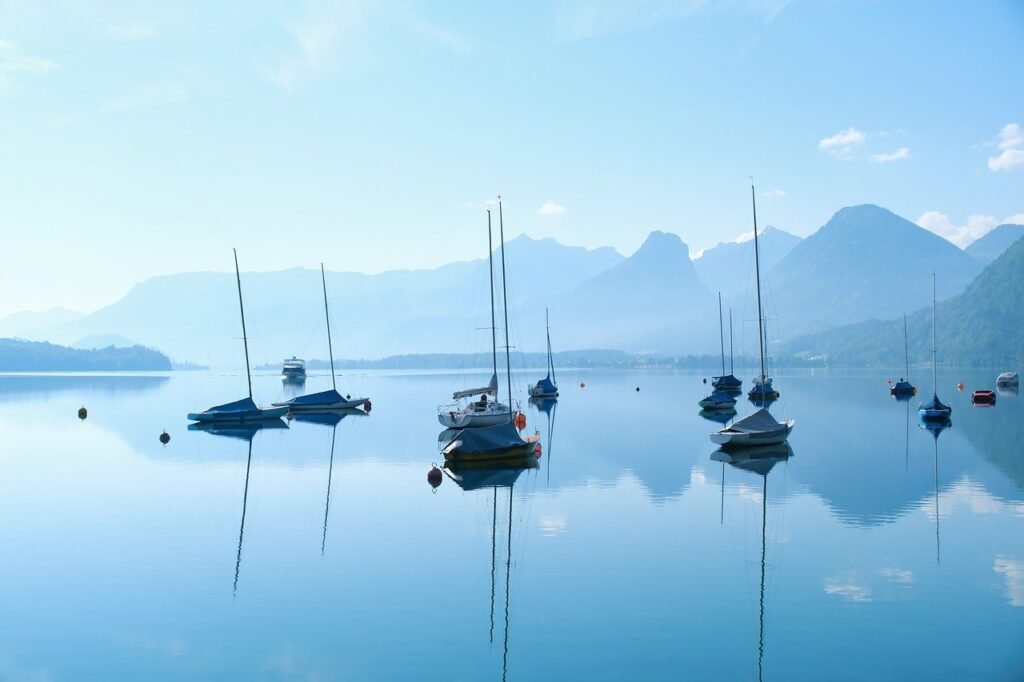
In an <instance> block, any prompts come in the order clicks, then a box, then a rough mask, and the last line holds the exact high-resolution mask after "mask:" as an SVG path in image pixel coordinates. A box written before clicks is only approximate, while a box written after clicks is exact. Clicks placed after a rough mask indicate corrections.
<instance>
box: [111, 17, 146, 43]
mask: <svg viewBox="0 0 1024 682" xmlns="http://www.w3.org/2000/svg"><path fill="white" fill-rule="evenodd" d="M111 31H112V32H113V34H114V37H116V38H118V39H120V40H149V39H150V38H152V37H153V36H155V35H156V29H155V28H153V26H152V25H151V24H148V23H146V22H145V21H133V22H130V23H127V24H121V25H119V26H114V27H113V28H112V29H111Z"/></svg>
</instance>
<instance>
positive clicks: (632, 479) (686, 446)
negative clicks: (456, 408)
mask: <svg viewBox="0 0 1024 682" xmlns="http://www.w3.org/2000/svg"><path fill="white" fill-rule="evenodd" d="M487 374H489V373H475V374H472V375H467V376H463V375H460V374H458V373H448V374H445V373H430V374H428V373H424V374H406V375H397V374H387V373H375V374H373V373H371V374H359V373H356V374H352V375H348V376H344V377H341V378H340V379H339V390H341V392H342V393H352V394H353V395H356V394H360V395H366V396H369V397H370V398H371V399H372V402H373V408H372V411H371V414H370V415H369V416H362V417H360V416H349V417H346V418H344V419H342V420H341V421H340V422H339V423H338V424H337V425H335V426H332V425H330V424H321V423H312V422H302V421H292V422H290V424H289V425H288V428H279V429H264V430H261V431H259V432H258V433H256V434H255V436H254V437H252V439H251V441H250V440H249V439H247V438H245V437H224V436H222V435H215V434H211V433H207V432H203V431H194V430H193V431H189V430H187V428H186V419H185V414H186V412H189V411H196V410H201V409H205V408H206V407H209V406H210V405H213V404H216V403H221V402H227V401H229V400H234V399H236V398H239V397H241V396H243V395H244V394H245V390H246V389H245V377H244V375H242V376H238V375H228V374H217V373H208V372H197V373H171V374H169V375H153V376H149V375H133V376H70V375H65V376H55V375H54V376H23V375H22V376H18V375H8V376H0V403H2V408H3V409H2V411H0V444H2V446H0V467H2V468H0V548H2V556H3V559H2V561H0V576H2V581H0V585H2V587H0V611H2V613H3V614H4V618H3V620H2V623H0V679H4V680H8V679H10V680H83V679H96V680H100V679H102V680H117V679H124V680H140V679H146V680H184V679H188V680H200V679H241V680H261V679H262V680H278V679H281V680H284V679H287V680H292V679H295V680H407V679H428V680H430V679H437V680H499V679H500V680H506V679H507V680H549V679H573V680H576V679H578V680H621V679H636V680H678V679H694V680H705V679H730V680H821V679H829V680H862V679H872V680H911V679H943V680H946V679H950V680H954V679H955V680H959V679H964V680H968V679H969V680H982V679H985V680H1020V679H1024V448H1022V446H1021V443H1022V439H1024V403H1022V399H1021V397H1019V396H1017V395H1012V394H1001V395H1000V396H999V398H998V403H997V405H996V407H995V408H975V407H972V406H971V404H970V390H971V389H972V388H980V387H989V388H991V387H994V383H995V375H996V374H997V372H996V371H988V372H981V371H977V370H970V371H956V370H946V371H943V372H941V373H940V377H939V384H940V387H941V388H940V391H939V393H940V397H941V398H943V399H944V400H945V402H947V403H950V404H951V405H952V407H953V417H952V427H951V428H948V429H945V430H943V431H942V432H941V433H939V434H938V437H937V438H936V437H935V434H933V433H932V432H930V431H928V430H925V429H922V428H919V426H918V423H917V415H916V407H917V405H918V402H919V399H920V398H921V397H925V398H926V397H928V396H930V393H931V388H930V377H926V376H924V375H925V374H926V372H924V371H922V372H921V373H920V374H921V376H916V377H913V380H914V381H915V383H916V384H917V385H918V387H919V391H921V393H922V394H927V395H924V396H918V398H914V399H912V400H911V401H910V402H909V403H900V402H897V401H895V400H893V399H892V398H890V397H889V395H888V391H887V385H886V379H887V378H892V379H893V380H895V379H897V378H898V377H897V376H896V375H895V374H891V373H887V372H884V371H875V372H868V371H864V372H852V371H851V372H837V371H831V372H822V371H817V372H811V371H792V372H780V373H778V374H777V375H776V380H775V385H776V387H777V388H778V389H779V390H780V391H781V392H782V399H781V400H780V401H779V402H778V403H776V405H775V406H773V408H772V412H773V414H775V415H776V416H777V417H779V418H782V417H789V418H794V419H796V420H797V424H796V428H795V430H794V432H793V434H792V436H791V437H790V445H791V453H792V454H791V456H789V457H788V458H786V457H785V456H784V455H783V456H779V457H776V458H775V459H773V460H768V461H766V462H757V463H753V464H751V463H743V462H732V463H730V462H726V461H720V460H721V459H722V458H721V456H719V455H715V447H714V446H713V445H712V444H711V442H710V441H709V439H708V434H709V433H710V432H711V431H712V430H714V429H715V428H717V425H716V424H715V423H714V422H711V421H708V420H706V419H704V418H702V417H701V416H700V415H699V414H698V408H697V406H696V401H697V400H699V399H700V398H701V397H702V396H703V395H704V392H706V387H705V386H704V385H703V384H702V381H701V376H700V375H699V374H696V373H684V372H670V371H653V370H652V371H640V372H624V371H606V370H589V371H582V370H571V369H565V370H562V371H560V372H559V382H560V385H561V389H562V397H561V398H560V399H559V400H558V403H557V407H555V408H554V409H552V410H550V411H549V412H547V413H545V412H543V411H540V410H538V409H537V408H536V407H534V406H531V405H527V404H526V403H525V384H526V382H527V379H533V380H535V379H537V378H540V376H542V373H541V374H537V373H530V374H526V375H521V376H517V379H516V382H517V384H518V385H519V389H520V394H521V395H522V396H524V409H525V411H526V416H527V420H528V425H527V430H528V431H530V432H533V431H534V430H535V429H536V430H539V431H540V433H541V437H542V443H543V454H542V455H541V457H540V458H539V460H538V461H537V467H536V468H531V469H527V470H524V471H520V472H512V473H511V474H509V475H505V476H501V477H492V478H487V477H486V476H482V477H477V478H471V479H468V480H469V482H468V483H467V482H465V481H464V482H463V483H464V485H465V486H466V487H467V488H469V489H465V490H464V489H463V488H462V487H460V486H459V485H457V483H456V481H454V480H453V479H451V478H449V477H447V476H446V477H444V479H443V482H442V484H441V485H440V486H439V487H438V488H437V489H436V490H434V489H433V488H432V487H431V486H430V485H428V482H427V472H428V470H429V469H430V466H431V463H432V462H438V463H439V464H440V463H441V459H440V458H439V456H438V454H437V436H438V433H439V432H440V431H441V427H440V425H439V424H438V423H437V419H436V407H437V405H438V404H440V403H445V402H447V398H448V397H449V396H450V394H451V392H452V391H453V390H455V389H458V388H464V387H467V386H471V385H482V384H480V383H477V382H479V381H483V382H486V379H487ZM750 374H751V373H750V372H749V371H748V372H746V373H744V375H743V376H742V377H741V378H743V379H744V383H745V386H746V385H748V384H749V377H750ZM581 382H582V383H585V384H586V386H585V388H581V387H580V384H581ZM958 382H963V383H964V384H965V385H966V389H965V390H964V391H963V392H957V390H956V388H955V386H956V384H957V383H958ZM329 385H330V380H329V377H328V376H326V374H320V375H315V376H314V375H311V376H310V378H309V380H308V381H307V383H306V387H305V388H306V390H307V391H315V390H322V389H324V388H327V387H329ZM637 388H639V391H637V390H636V389H637ZM254 392H255V397H256V400H257V402H259V403H261V404H268V403H269V402H270V401H271V400H275V399H279V398H280V397H282V396H284V395H285V394H286V391H285V389H284V388H283V387H282V385H281V382H280V380H279V378H278V377H277V376H276V375H270V374H260V375H257V376H256V377H255V378H254ZM82 405H84V406H85V407H87V408H88V418H87V419H85V420H84V421H82V420H79V419H78V417H77V415H76V412H77V410H78V408H79V407H80V406H82ZM739 410H740V414H741V415H742V414H746V413H748V412H750V411H751V410H752V408H751V406H750V404H749V403H748V402H746V400H745V399H744V400H741V402H740V404H739ZM549 419H550V421H549ZM282 425H283V424H282ZM164 429H166V430H167V432H168V433H169V434H170V436H171V440H170V442H169V443H168V444H167V445H162V444H161V443H160V441H159V439H158V437H159V435H160V433H161V431H162V430H164ZM332 439H334V451H333V460H332V453H331V449H332ZM250 444H251V456H250V454H249V453H250V450H249V447H250ZM787 453H788V451H787ZM243 515H244V518H243Z"/></svg>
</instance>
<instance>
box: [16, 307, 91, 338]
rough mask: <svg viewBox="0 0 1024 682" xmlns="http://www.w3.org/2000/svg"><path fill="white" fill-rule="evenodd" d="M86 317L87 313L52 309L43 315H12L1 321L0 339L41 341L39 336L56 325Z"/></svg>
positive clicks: (27, 313) (29, 312)
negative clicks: (11, 338)
mask: <svg viewBox="0 0 1024 682" xmlns="http://www.w3.org/2000/svg"><path fill="white" fill-rule="evenodd" d="M84 315H85V313H80V312H77V311H74V310H68V309H67V308H50V309H49V310H46V311H44V312H41V313H37V312H31V311H25V312H20V313H12V314H10V315H8V316H7V317H5V318H3V319H0V337H18V338H25V339H32V340H39V339H38V338H37V336H38V335H39V334H40V333H45V332H46V331H47V330H48V329H50V328H52V327H54V326H55V325H59V324H63V323H65V322H71V321H72V320H77V319H79V318H81V317H83V316H84Z"/></svg>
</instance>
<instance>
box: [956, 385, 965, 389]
mask: <svg viewBox="0 0 1024 682" xmlns="http://www.w3.org/2000/svg"><path fill="white" fill-rule="evenodd" d="M956 390H958V391H962V390H964V385H963V384H957V385H956Z"/></svg>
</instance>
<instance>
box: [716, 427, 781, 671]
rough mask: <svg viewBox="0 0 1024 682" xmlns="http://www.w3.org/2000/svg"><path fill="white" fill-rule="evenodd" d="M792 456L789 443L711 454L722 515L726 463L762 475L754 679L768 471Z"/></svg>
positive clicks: (760, 667)
mask: <svg viewBox="0 0 1024 682" xmlns="http://www.w3.org/2000/svg"><path fill="white" fill-rule="evenodd" d="M792 456H793V450H792V448H791V447H790V445H789V443H781V444H779V445H769V446H765V447H759V448H748V449H746V450H734V451H725V450H716V451H715V452H713V453H712V454H711V459H712V460H713V461H716V462H722V463H723V468H722V481H723V483H722V485H723V498H722V499H723V502H722V504H723V512H722V513H723V514H724V504H725V502H724V499H725V498H724V485H725V468H724V465H725V464H726V463H727V464H729V465H730V466H733V467H735V468H737V469H742V470H743V471H750V472H753V473H755V474H757V475H758V476H760V477H761V584H760V593H759V597H758V634H757V679H758V680H763V679H764V649H765V641H764V573H765V555H766V543H765V536H766V532H767V527H768V526H767V524H768V474H769V473H770V472H771V470H772V469H773V468H774V467H775V465H776V464H778V463H779V462H784V461H786V460H788V459H789V458H790V457H792Z"/></svg>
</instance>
